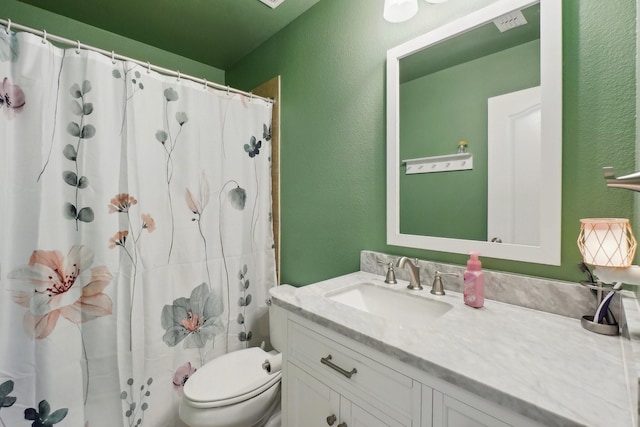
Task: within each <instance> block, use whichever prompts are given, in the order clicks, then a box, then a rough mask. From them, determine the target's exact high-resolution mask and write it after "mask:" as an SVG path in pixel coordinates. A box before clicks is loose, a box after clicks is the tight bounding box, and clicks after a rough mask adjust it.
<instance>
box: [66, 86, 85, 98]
mask: <svg viewBox="0 0 640 427" xmlns="http://www.w3.org/2000/svg"><path fill="white" fill-rule="evenodd" d="M69 92H71V96H73V97H74V98H82V91H81V90H80V86H78V84H77V83H74V84H72V85H71V89H69Z"/></svg>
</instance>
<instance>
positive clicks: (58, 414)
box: [45, 408, 69, 424]
mask: <svg viewBox="0 0 640 427" xmlns="http://www.w3.org/2000/svg"><path fill="white" fill-rule="evenodd" d="M68 412H69V410H68V409H67V408H62V409H58V410H57V411H55V412H54V413H53V414H51V415H49V416H48V417H47V420H46V421H45V422H46V423H47V424H56V423H59V422H60V421H62V420H63V419H64V417H66V416H67V413H68Z"/></svg>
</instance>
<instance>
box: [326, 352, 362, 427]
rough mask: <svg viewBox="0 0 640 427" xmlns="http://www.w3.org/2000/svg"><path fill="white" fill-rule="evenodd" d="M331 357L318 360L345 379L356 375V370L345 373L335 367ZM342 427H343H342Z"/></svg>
mask: <svg viewBox="0 0 640 427" xmlns="http://www.w3.org/2000/svg"><path fill="white" fill-rule="evenodd" d="M331 359H332V357H331V355H328V356H327V357H321V358H320V362H321V363H322V364H323V365H327V366H328V367H330V368H331V369H333V370H336V371H338V372H340V373H341V374H342V375H344V376H345V377H347V378H351V377H352V376H353V374H357V373H358V370H357V369H356V368H353V369H352V370H350V371H347V370H346V369H342V368H341V367H340V366H338V365H336V364H335V363H333V362H332V361H331ZM343 427H344V426H343Z"/></svg>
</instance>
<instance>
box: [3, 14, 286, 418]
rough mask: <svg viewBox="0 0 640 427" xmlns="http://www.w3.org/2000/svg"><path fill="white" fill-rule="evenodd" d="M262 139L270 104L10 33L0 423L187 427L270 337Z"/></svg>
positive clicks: (269, 246)
mask: <svg viewBox="0 0 640 427" xmlns="http://www.w3.org/2000/svg"><path fill="white" fill-rule="evenodd" d="M270 140H271V104H270V103H269V102H266V101H264V100H260V99H254V98H250V97H243V96H241V95H238V94H233V93H231V94H230V93H228V92H227V91H216V90H213V89H211V88H207V87H206V86H205V85H203V84H199V83H195V82H193V81H186V80H185V79H182V80H181V79H180V78H175V77H167V76H162V75H160V74H158V73H155V72H152V71H150V70H149V69H148V68H147V67H141V66H139V65H136V64H135V63H131V62H122V61H116V60H113V58H110V57H105V56H103V55H100V54H98V53H96V52H93V51H89V50H84V49H82V50H80V49H76V48H71V49H61V48H59V47H56V46H53V45H52V44H51V43H49V42H47V41H46V40H45V39H43V38H41V37H38V36H35V35H32V34H28V33H22V32H20V33H17V34H16V33H13V32H10V31H9V32H8V31H7V30H6V28H4V27H2V26H0V179H1V182H2V186H1V187H0V245H1V246H0V248H1V249H0V281H1V282H0V426H2V427H16V426H53V425H59V426H72V427H76V426H84V427H99V426H105V427H107V426H108V427H114V426H116V427H118V426H130V427H132V426H148V427H162V426H180V425H182V424H181V422H180V421H179V419H178V415H177V405H178V402H179V399H180V396H181V393H182V387H183V385H184V384H185V382H186V381H188V379H189V376H190V375H192V374H193V373H194V372H195V371H196V370H197V369H198V368H200V367H201V366H202V365H203V364H205V363H206V362H207V361H209V360H211V359H212V358H215V357H217V356H219V355H221V354H224V353H226V352H229V351H232V350H236V349H240V348H244V347H247V346H255V345H260V343H261V341H262V340H263V338H264V337H265V336H266V332H267V330H268V329H267V328H266V326H265V324H266V320H267V315H268V310H267V307H266V303H265V301H266V298H267V295H268V289H269V288H270V287H272V286H274V285H275V260H274V245H273V232H272V223H271V182H270V172H271V171H270V169H271V162H270V153H271V145H270V144H271V141H270ZM212 381H215V378H213V379H212Z"/></svg>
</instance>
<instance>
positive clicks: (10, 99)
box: [0, 77, 26, 118]
mask: <svg viewBox="0 0 640 427" xmlns="http://www.w3.org/2000/svg"><path fill="white" fill-rule="evenodd" d="M24 104H26V101H25V96H24V92H23V91H22V89H20V86H18V85H12V84H11V83H9V79H8V78H7V77H5V78H4V80H3V81H2V85H0V109H2V108H4V111H5V114H7V116H8V117H9V118H12V117H13V116H14V115H15V113H18V112H20V111H22V109H23V108H24Z"/></svg>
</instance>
